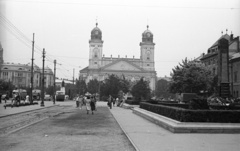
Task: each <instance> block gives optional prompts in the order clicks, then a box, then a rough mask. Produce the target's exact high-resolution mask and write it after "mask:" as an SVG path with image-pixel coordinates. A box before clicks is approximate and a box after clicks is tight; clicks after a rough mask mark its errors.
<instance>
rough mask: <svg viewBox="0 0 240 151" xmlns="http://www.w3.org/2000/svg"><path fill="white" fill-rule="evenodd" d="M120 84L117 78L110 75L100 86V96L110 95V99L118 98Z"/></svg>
mask: <svg viewBox="0 0 240 151" xmlns="http://www.w3.org/2000/svg"><path fill="white" fill-rule="evenodd" d="M120 85H121V83H120V79H119V77H117V76H116V75H114V74H112V75H110V76H109V77H108V78H107V79H105V80H104V82H102V83H101V85H100V87H101V88H100V94H101V96H108V95H111V96H112V97H114V98H116V97H117V96H118V92H119V91H120V88H121V86H120Z"/></svg>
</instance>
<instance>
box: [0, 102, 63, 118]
mask: <svg viewBox="0 0 240 151" xmlns="http://www.w3.org/2000/svg"><path fill="white" fill-rule="evenodd" d="M54 106H60V105H59V104H58V105H52V106H47V107H42V108H38V109H31V110H28V111H22V112H18V113H13V114H7V115H0V118H3V117H7V116H12V115H16V114H20V113H27V112H31V111H36V110H42V109H46V108H51V107H54Z"/></svg>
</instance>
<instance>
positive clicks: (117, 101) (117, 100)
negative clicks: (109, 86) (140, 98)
mask: <svg viewBox="0 0 240 151" xmlns="http://www.w3.org/2000/svg"><path fill="white" fill-rule="evenodd" d="M116 105H117V106H119V99H118V98H116Z"/></svg>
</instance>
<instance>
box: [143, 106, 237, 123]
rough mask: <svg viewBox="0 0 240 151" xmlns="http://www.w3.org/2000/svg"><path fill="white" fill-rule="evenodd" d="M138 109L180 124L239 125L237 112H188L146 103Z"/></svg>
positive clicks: (188, 110) (187, 110)
mask: <svg viewBox="0 0 240 151" xmlns="http://www.w3.org/2000/svg"><path fill="white" fill-rule="evenodd" d="M140 108H142V109H145V110H148V111H151V112H154V113H157V114H160V115H163V116H166V117H169V118H172V119H174V120H177V121H180V122H217V123H240V118H239V117H240V111H239V110H190V109H182V108H177V107H170V106H165V105H157V104H150V103H147V102H142V103H140Z"/></svg>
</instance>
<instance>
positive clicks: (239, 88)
mask: <svg viewBox="0 0 240 151" xmlns="http://www.w3.org/2000/svg"><path fill="white" fill-rule="evenodd" d="M229 63H230V83H231V84H230V85H231V88H230V90H231V92H232V96H233V97H235V98H238V97H240V52H238V53H235V54H234V55H232V57H231V59H230V61H229Z"/></svg>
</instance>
